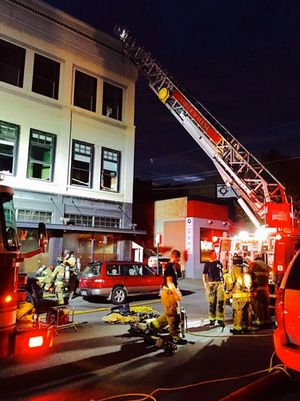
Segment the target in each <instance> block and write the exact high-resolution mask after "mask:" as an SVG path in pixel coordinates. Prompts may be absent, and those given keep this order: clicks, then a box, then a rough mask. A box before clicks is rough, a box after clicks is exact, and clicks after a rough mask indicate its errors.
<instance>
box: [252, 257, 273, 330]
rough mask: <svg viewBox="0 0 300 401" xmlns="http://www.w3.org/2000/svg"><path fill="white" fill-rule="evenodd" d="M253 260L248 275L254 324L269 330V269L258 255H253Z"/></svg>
mask: <svg viewBox="0 0 300 401" xmlns="http://www.w3.org/2000/svg"><path fill="white" fill-rule="evenodd" d="M253 259H254V260H253V262H252V263H250V273H251V279H252V307H253V311H254V316H255V321H254V324H255V326H256V327H257V328H271V327H273V324H272V320H271V317H270V312H269V299H270V292H269V274H270V270H271V269H270V268H269V266H268V265H267V264H266V263H265V262H264V261H263V258H262V256H261V255H260V254H255V255H254V258H253Z"/></svg>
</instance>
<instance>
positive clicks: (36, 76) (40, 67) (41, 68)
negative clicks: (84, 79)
mask: <svg viewBox="0 0 300 401" xmlns="http://www.w3.org/2000/svg"><path fill="white" fill-rule="evenodd" d="M59 70H60V64H59V63H58V62H57V61H54V60H51V59H49V58H47V57H43V56H40V55H39V54H35V55H34V67H33V80H32V91H33V92H35V93H39V94H40V95H45V96H48V97H52V98H53V99H58V86H59Z"/></svg>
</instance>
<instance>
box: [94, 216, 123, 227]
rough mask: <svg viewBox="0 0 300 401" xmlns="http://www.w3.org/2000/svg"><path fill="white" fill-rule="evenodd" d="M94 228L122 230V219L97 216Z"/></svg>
mask: <svg viewBox="0 0 300 401" xmlns="http://www.w3.org/2000/svg"><path fill="white" fill-rule="evenodd" d="M94 227H108V228H120V219H116V218H115V217H99V216H95V223H94Z"/></svg>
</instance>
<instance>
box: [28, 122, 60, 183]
mask: <svg viewBox="0 0 300 401" xmlns="http://www.w3.org/2000/svg"><path fill="white" fill-rule="evenodd" d="M55 139H56V137H55V135H53V134H48V133H46V132H42V131H37V130H33V129H31V130H30V144H29V155H28V167H27V177H28V178H37V179H40V180H47V181H52V180H53V170H54V154H55V153H54V152H55V142H56V141H55Z"/></svg>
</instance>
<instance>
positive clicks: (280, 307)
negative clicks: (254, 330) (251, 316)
mask: <svg viewBox="0 0 300 401" xmlns="http://www.w3.org/2000/svg"><path fill="white" fill-rule="evenodd" d="M275 317H276V323H277V327H278V329H280V330H283V329H284V289H283V288H279V290H278V291H277V294H276V304H275Z"/></svg>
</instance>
